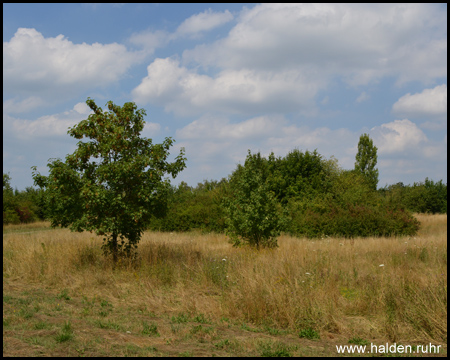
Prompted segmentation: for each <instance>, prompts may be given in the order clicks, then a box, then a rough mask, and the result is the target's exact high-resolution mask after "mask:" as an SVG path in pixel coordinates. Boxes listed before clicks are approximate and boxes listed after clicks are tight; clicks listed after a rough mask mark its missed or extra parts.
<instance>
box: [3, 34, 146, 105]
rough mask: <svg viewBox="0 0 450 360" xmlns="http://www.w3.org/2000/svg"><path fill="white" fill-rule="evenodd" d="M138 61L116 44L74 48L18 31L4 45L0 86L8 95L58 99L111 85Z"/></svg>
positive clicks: (61, 41)
mask: <svg viewBox="0 0 450 360" xmlns="http://www.w3.org/2000/svg"><path fill="white" fill-rule="evenodd" d="M137 61H140V56H137V55H136V54H135V53H130V52H128V51H127V49H126V47H125V46H123V45H120V44H117V43H113V44H106V45H103V44H99V43H94V44H92V45H89V44H86V43H83V44H74V43H72V42H71V41H69V40H68V39H66V38H65V37H64V36H63V35H58V36H56V37H54V38H52V37H49V38H45V37H44V36H43V35H42V34H41V33H40V32H38V31H37V30H35V29H28V28H19V29H18V30H17V32H16V33H15V35H14V36H13V37H12V38H11V40H10V41H9V42H4V43H3V86H4V88H6V89H7V90H8V93H9V94H22V95H23V94H30V93H32V94H36V93H38V94H40V95H41V96H42V95H44V94H46V95H53V96H54V95H58V97H61V96H62V95H63V94H66V93H74V92H76V91H81V90H88V89H89V90H90V89H92V88H96V87H99V86H100V87H101V86H106V85H109V84H111V83H114V82H116V81H117V80H119V79H120V78H121V77H122V76H123V75H124V74H125V72H126V71H127V69H128V68H129V67H130V66H131V65H132V64H133V63H135V62H137ZM66 95H67V94H66Z"/></svg>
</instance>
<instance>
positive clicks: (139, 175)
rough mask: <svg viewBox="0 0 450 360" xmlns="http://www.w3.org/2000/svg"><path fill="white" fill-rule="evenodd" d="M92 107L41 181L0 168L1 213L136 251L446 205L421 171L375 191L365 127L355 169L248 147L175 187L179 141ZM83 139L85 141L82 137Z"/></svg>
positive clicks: (385, 228) (261, 236)
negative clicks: (163, 240) (179, 239)
mask: <svg viewBox="0 0 450 360" xmlns="http://www.w3.org/2000/svg"><path fill="white" fill-rule="evenodd" d="M86 103H87V105H88V106H89V107H90V108H91V109H92V111H93V114H91V115H89V117H88V118H87V119H86V120H83V121H81V122H80V123H79V124H77V125H76V126H74V127H73V128H71V129H69V131H68V134H69V135H70V136H72V137H75V138H76V139H79V140H80V141H79V142H78V144H77V149H76V151H75V152H74V153H73V154H68V155H67V156H66V159H65V161H62V160H61V159H50V161H49V163H48V167H49V175H48V176H42V175H41V174H39V173H38V172H37V171H36V167H33V168H32V169H33V178H34V182H35V185H37V186H38V187H39V189H34V188H32V187H29V188H26V189H25V191H17V190H15V191H13V190H12V188H11V185H10V181H11V178H10V177H9V175H8V174H3V223H4V224H8V223H19V222H31V221H35V220H38V219H48V220H50V221H51V223H52V226H63V227H69V228H71V230H73V231H84V230H88V231H95V232H96V233H97V234H98V235H103V236H104V248H103V249H104V251H105V254H110V255H113V257H114V259H115V260H117V258H118V256H122V255H127V256H128V255H130V254H132V253H135V250H136V247H137V243H138V242H139V239H140V236H141V234H142V232H143V231H144V230H159V231H189V230H194V229H198V230H201V231H205V232H210V231H214V232H226V233H227V234H228V235H229V237H230V239H231V241H232V243H233V244H234V245H235V246H240V245H242V244H244V243H248V244H250V245H252V246H255V247H257V248H259V247H261V246H264V247H275V246H277V243H276V237H277V236H278V235H279V234H280V233H281V232H286V233H289V234H292V235H295V236H307V237H324V236H346V237H356V236H361V237H365V236H392V235H408V234H414V233H415V232H416V231H417V229H418V226H419V224H418V222H417V220H415V218H414V217H413V216H412V214H411V213H412V212H421V213H446V212H447V184H443V182H442V180H440V181H438V182H433V181H432V180H429V179H428V178H427V179H425V181H424V182H420V183H414V184H413V185H403V184H402V183H398V184H395V185H390V186H385V187H384V188H380V189H377V185H378V169H377V168H376V164H377V148H376V146H375V145H374V144H373V142H372V140H371V139H370V137H369V135H367V134H363V135H361V137H360V140H359V143H358V153H357V155H356V158H355V167H354V169H352V170H344V169H342V168H340V167H339V166H338V163H337V160H336V159H334V158H331V159H326V158H324V157H323V156H322V155H320V154H319V153H318V152H317V150H314V151H312V152H310V151H304V152H303V151H300V150H299V149H293V150H292V151H290V152H289V153H288V154H287V155H286V156H284V157H280V156H279V157H276V156H275V154H273V153H271V154H270V155H269V156H268V157H264V156H262V155H261V154H260V153H259V152H258V153H254V154H252V153H251V152H250V151H249V152H248V154H247V157H246V160H245V163H244V164H242V165H241V164H239V165H237V167H236V169H235V170H234V171H233V172H232V174H230V175H229V176H228V177H227V178H223V179H222V180H220V181H216V180H211V181H207V180H205V181H204V182H203V183H199V184H197V186H196V187H191V186H188V185H187V184H186V183H184V182H182V183H181V184H180V185H178V186H173V185H171V183H170V181H169V179H168V177H167V176H172V177H173V178H175V177H176V176H177V174H178V173H179V172H180V171H182V170H183V169H184V168H185V166H186V165H185V160H186V158H185V157H184V149H181V151H180V153H179V154H178V155H177V156H176V157H175V160H174V161H173V162H169V161H168V160H167V159H168V156H169V150H170V148H171V146H172V145H173V142H174V140H173V139H171V138H166V139H165V141H164V142H163V143H162V144H153V143H152V140H151V139H147V138H143V137H141V136H140V133H141V131H142V129H143V127H144V123H145V122H144V120H143V117H144V115H145V110H143V109H140V110H137V107H136V105H135V104H134V103H125V104H124V105H123V107H120V106H117V105H115V104H113V103H112V102H108V103H107V107H108V110H105V111H103V109H101V108H100V107H98V106H97V105H96V104H95V102H94V101H93V100H91V99H89V98H88V100H87V101H86ZM82 139H85V140H87V141H81V140H82Z"/></svg>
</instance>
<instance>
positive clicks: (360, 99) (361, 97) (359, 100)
mask: <svg viewBox="0 0 450 360" xmlns="http://www.w3.org/2000/svg"><path fill="white" fill-rule="evenodd" d="M369 99H370V95H368V94H367V93H366V92H365V91H363V92H362V93H361V95H359V96H358V98H357V99H356V102H357V103H362V102H364V101H366V100H369Z"/></svg>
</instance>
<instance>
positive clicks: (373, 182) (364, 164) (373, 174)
mask: <svg viewBox="0 0 450 360" xmlns="http://www.w3.org/2000/svg"><path fill="white" fill-rule="evenodd" d="M377 150H378V148H377V147H376V146H375V145H374V144H373V141H372V139H370V137H369V135H368V134H363V135H361V136H360V137H359V142H358V153H357V154H356V162H355V171H356V172H358V173H360V174H362V175H364V177H365V178H366V179H367V182H368V183H369V185H370V187H371V188H372V189H373V190H376V189H377V185H378V169H376V168H375V166H376V165H377Z"/></svg>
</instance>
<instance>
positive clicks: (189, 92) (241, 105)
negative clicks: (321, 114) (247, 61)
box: [132, 58, 321, 115]
mask: <svg viewBox="0 0 450 360" xmlns="http://www.w3.org/2000/svg"><path fill="white" fill-rule="evenodd" d="M147 72H148V75H147V77H145V78H144V79H143V80H142V81H141V84H140V85H139V86H137V87H136V88H135V89H134V90H133V92H132V93H133V98H134V99H135V101H137V102H139V103H154V104H159V105H164V107H165V109H166V111H173V112H174V113H176V114H178V115H189V114H195V113H199V112H205V111H219V112H220V111H223V112H227V113H247V112H264V113H267V112H290V111H300V112H303V113H311V112H313V111H314V109H315V107H314V96H315V94H316V93H317V91H318V90H319V88H320V86H321V84H320V83H319V82H316V81H314V80H313V79H312V76H311V74H308V76H307V75H305V74H302V73H300V72H298V71H295V70H291V71H280V72H262V71H260V72H257V71H253V70H248V69H242V70H225V71H222V72H220V73H218V74H217V75H216V76H214V77H210V76H207V75H201V74H198V73H196V72H195V71H192V70H188V69H187V68H186V67H182V66H180V64H179V61H178V60H174V59H170V58H166V59H156V60H155V61H154V62H153V63H152V64H150V65H149V66H148V67H147Z"/></svg>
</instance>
